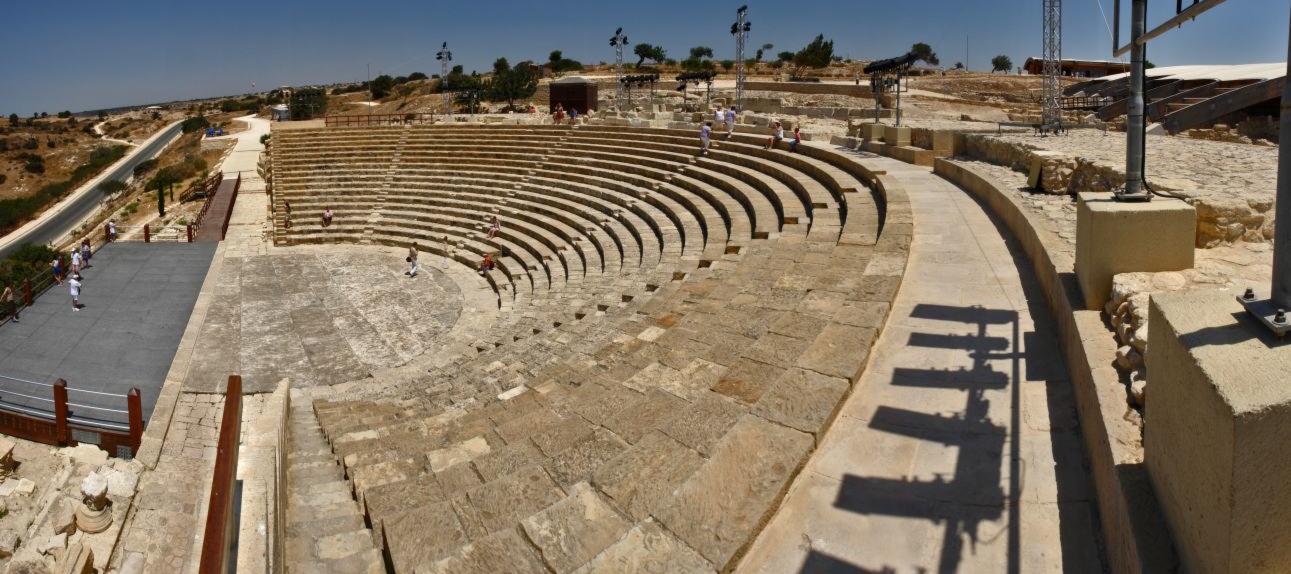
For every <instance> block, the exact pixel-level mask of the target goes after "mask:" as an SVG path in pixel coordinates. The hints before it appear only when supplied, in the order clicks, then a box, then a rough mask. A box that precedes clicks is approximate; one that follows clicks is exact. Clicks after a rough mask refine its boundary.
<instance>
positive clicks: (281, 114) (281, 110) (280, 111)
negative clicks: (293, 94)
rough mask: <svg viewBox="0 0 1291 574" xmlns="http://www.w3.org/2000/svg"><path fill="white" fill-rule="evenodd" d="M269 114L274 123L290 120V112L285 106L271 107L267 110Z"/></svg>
mask: <svg viewBox="0 0 1291 574" xmlns="http://www.w3.org/2000/svg"><path fill="white" fill-rule="evenodd" d="M269 113H270V114H272V117H273V120H274V121H278V122H285V121H287V120H290V119H291V110H289V109H287V104H277V105H275V106H272V107H270V108H269Z"/></svg>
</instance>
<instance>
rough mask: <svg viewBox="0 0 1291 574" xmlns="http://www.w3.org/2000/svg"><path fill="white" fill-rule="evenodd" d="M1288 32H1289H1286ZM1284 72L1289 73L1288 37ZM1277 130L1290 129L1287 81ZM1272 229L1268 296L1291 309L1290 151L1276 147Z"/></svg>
mask: <svg viewBox="0 0 1291 574" xmlns="http://www.w3.org/2000/svg"><path fill="white" fill-rule="evenodd" d="M1288 36H1291V34H1288ZM1287 72H1289V74H1288V75H1291V37H1289V38H1288V47H1287ZM1279 129H1281V130H1282V131H1281V133H1284V134H1287V133H1291V82H1283V84H1282V120H1281V124H1280V126H1279ZM1275 201H1276V203H1277V208H1276V212H1275V216H1274V217H1275V218H1276V219H1274V220H1273V221H1274V226H1275V227H1274V230H1273V289H1272V291H1271V292H1270V298H1271V299H1272V300H1273V304H1274V305H1275V306H1277V308H1279V309H1291V153H1288V152H1287V149H1286V147H1285V146H1279V147H1278V194H1277V197H1276V198H1275Z"/></svg>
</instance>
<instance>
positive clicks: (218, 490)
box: [197, 375, 242, 574]
mask: <svg viewBox="0 0 1291 574" xmlns="http://www.w3.org/2000/svg"><path fill="white" fill-rule="evenodd" d="M241 435H242V377H240V376H238V375H231V376H229V384H228V388H227V389H226V390H225V395H224V413H223V415H222V416H221V417H220V437H219V441H218V442H217V443H216V449H217V450H216V453H215V470H214V471H213V472H212V473H211V498H210V503H209V504H208V505H207V507H206V530H205V534H204V535H203V537H202V554H201V563H200V564H199V566H198V570H197V571H198V573H199V574H224V573H225V572H227V570H228V567H227V565H226V564H225V561H226V560H228V558H229V550H230V545H231V544H232V541H233V529H234V528H236V527H237V524H236V523H235V522H234V520H233V486H234V480H235V479H236V478H237V471H238V443H239V442H240V439H241Z"/></svg>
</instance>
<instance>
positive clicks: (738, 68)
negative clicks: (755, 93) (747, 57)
mask: <svg viewBox="0 0 1291 574" xmlns="http://www.w3.org/2000/svg"><path fill="white" fill-rule="evenodd" d="M748 13H749V7H748V6H747V5H746V6H740V8H739V9H738V10H736V11H735V23H734V24H731V35H732V36H735V105H736V107H738V108H739V109H741V110H743V109H744V42H745V41H746V40H747V39H748V36H749V30H750V29H752V27H753V24H752V23H751V22H749V21H748Z"/></svg>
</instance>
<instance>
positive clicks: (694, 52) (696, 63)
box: [681, 46, 714, 72]
mask: <svg viewBox="0 0 1291 574" xmlns="http://www.w3.org/2000/svg"><path fill="white" fill-rule="evenodd" d="M712 57H713V49H712V48H709V47H708V46H695V47H694V48H691V49H690V57H689V58H686V59H685V60H682V61H681V69H683V70H686V71H689V72H698V71H700V70H712V69H713V68H714V66H713V61H712V60H711V59H710V58H712Z"/></svg>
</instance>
